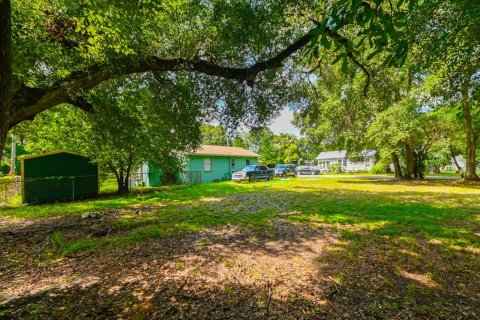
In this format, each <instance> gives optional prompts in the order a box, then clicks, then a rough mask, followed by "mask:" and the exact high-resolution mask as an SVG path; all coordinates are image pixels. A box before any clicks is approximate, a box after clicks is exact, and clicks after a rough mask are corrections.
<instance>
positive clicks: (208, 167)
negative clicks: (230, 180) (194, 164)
mask: <svg viewBox="0 0 480 320" xmlns="http://www.w3.org/2000/svg"><path fill="white" fill-rule="evenodd" d="M203 171H212V159H210V158H205V159H203Z"/></svg>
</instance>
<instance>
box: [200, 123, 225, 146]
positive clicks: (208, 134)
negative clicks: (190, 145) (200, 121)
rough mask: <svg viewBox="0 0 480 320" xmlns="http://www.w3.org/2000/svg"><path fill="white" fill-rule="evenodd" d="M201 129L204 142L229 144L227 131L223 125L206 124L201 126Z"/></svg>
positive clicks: (221, 144)
mask: <svg viewBox="0 0 480 320" xmlns="http://www.w3.org/2000/svg"><path fill="white" fill-rule="evenodd" d="M200 131H201V133H202V144H211V145H218V146H226V145H227V132H226V131H225V129H224V128H223V127H221V126H214V125H210V124H204V125H202V126H201V127H200Z"/></svg>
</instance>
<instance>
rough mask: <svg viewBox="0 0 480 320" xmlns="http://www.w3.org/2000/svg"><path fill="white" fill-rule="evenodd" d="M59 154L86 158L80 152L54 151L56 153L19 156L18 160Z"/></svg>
mask: <svg viewBox="0 0 480 320" xmlns="http://www.w3.org/2000/svg"><path fill="white" fill-rule="evenodd" d="M59 153H69V154H74V155H76V156H82V157H86V156H85V155H83V154H80V153H78V152H75V151H68V150H54V151H49V152H45V153H40V154H33V155H25V156H19V157H18V159H20V160H25V159H32V158H39V157H44V156H49V155H53V154H59Z"/></svg>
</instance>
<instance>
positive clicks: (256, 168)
mask: <svg viewBox="0 0 480 320" xmlns="http://www.w3.org/2000/svg"><path fill="white" fill-rule="evenodd" d="M273 174H274V170H273V169H270V168H269V167H267V166H264V165H249V166H246V167H245V168H243V170H242V171H238V172H234V173H233V174H232V180H233V181H235V182H241V181H250V182H254V181H256V180H260V179H265V180H272V179H273Z"/></svg>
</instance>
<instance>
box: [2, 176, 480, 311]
mask: <svg viewBox="0 0 480 320" xmlns="http://www.w3.org/2000/svg"><path fill="white" fill-rule="evenodd" d="M85 214H88V217H85ZM82 215H83V216H84V217H83V218H82ZM0 233H1V235H0V241H1V242H0V244H1V248H0V249H1V250H0V318H1V317H2V316H5V317H12V318H17V317H18V318H22V317H23V318H47V319H50V318H65V317H67V318H88V319H91V318H102V319H103V318H105V319H111V318H117V317H122V318H136V319H150V318H160V319H225V318H232V319H257V318H272V319H299V318H303V319H319V318H320V319H321V318H325V319H475V318H480V256H479V255H480V185H474V184H473V185H464V184H459V183H456V182H454V181H441V180H435V181H426V182H416V183H406V182H395V181H391V180H390V179H385V180H382V179H379V180H374V179H354V178H348V177H339V178H321V177H318V178H309V179H294V178H292V179H287V180H280V179H276V180H273V181H269V182H258V183H253V184H247V183H242V184H235V183H232V182H222V183H210V184H200V185H190V186H173V187H163V188H158V189H154V190H148V189H145V190H142V191H141V192H137V193H134V194H131V195H129V196H128V197H116V196H108V195H105V196H104V198H102V199H96V200H89V201H82V202H76V203H63V204H50V205H39V206H28V205H17V206H13V207H6V208H0Z"/></svg>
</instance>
